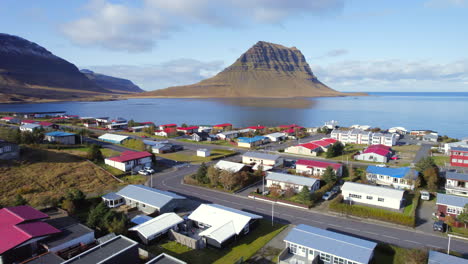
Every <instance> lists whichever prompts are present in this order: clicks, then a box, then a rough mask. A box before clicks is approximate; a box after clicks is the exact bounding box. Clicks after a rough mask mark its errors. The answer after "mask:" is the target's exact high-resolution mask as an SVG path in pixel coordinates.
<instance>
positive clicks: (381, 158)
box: [354, 144, 393, 163]
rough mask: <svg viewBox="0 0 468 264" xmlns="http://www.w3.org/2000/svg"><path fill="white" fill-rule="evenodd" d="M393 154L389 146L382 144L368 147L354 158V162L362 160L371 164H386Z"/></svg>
mask: <svg viewBox="0 0 468 264" xmlns="http://www.w3.org/2000/svg"><path fill="white" fill-rule="evenodd" d="M392 155H393V152H392V150H391V148H390V147H389V146H385V145H383V144H378V145H370V146H369V147H367V148H366V149H364V150H363V151H362V152H360V153H359V154H357V155H355V156H354V159H355V160H364V161H372V162H380V163H387V162H388V161H389V160H390V158H391V157H392Z"/></svg>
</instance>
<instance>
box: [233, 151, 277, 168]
mask: <svg viewBox="0 0 468 264" xmlns="http://www.w3.org/2000/svg"><path fill="white" fill-rule="evenodd" d="M242 163H244V164H251V165H253V164H256V163H258V164H260V165H262V166H272V167H279V166H283V158H281V156H280V155H274V154H268V153H262V152H251V151H249V152H246V153H244V155H242Z"/></svg>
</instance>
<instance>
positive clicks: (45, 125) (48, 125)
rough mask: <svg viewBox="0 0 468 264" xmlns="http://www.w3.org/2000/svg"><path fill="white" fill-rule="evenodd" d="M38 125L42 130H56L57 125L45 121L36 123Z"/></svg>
mask: <svg viewBox="0 0 468 264" xmlns="http://www.w3.org/2000/svg"><path fill="white" fill-rule="evenodd" d="M37 124H38V125H40V126H41V127H42V128H44V129H55V128H58V126H57V125H55V124H54V123H51V122H47V121H40V122H37Z"/></svg>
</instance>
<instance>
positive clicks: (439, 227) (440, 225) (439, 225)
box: [432, 220, 447, 232]
mask: <svg viewBox="0 0 468 264" xmlns="http://www.w3.org/2000/svg"><path fill="white" fill-rule="evenodd" d="M446 228H447V225H446V224H445V223H444V221H442V220H439V221H436V222H434V225H433V226H432V229H433V230H434V231H438V232H445V229H446Z"/></svg>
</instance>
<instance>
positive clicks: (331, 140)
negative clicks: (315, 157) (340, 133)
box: [322, 138, 338, 143]
mask: <svg viewBox="0 0 468 264" xmlns="http://www.w3.org/2000/svg"><path fill="white" fill-rule="evenodd" d="M322 141H326V142H330V143H335V142H337V141H338V140H336V139H334V138H322Z"/></svg>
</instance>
